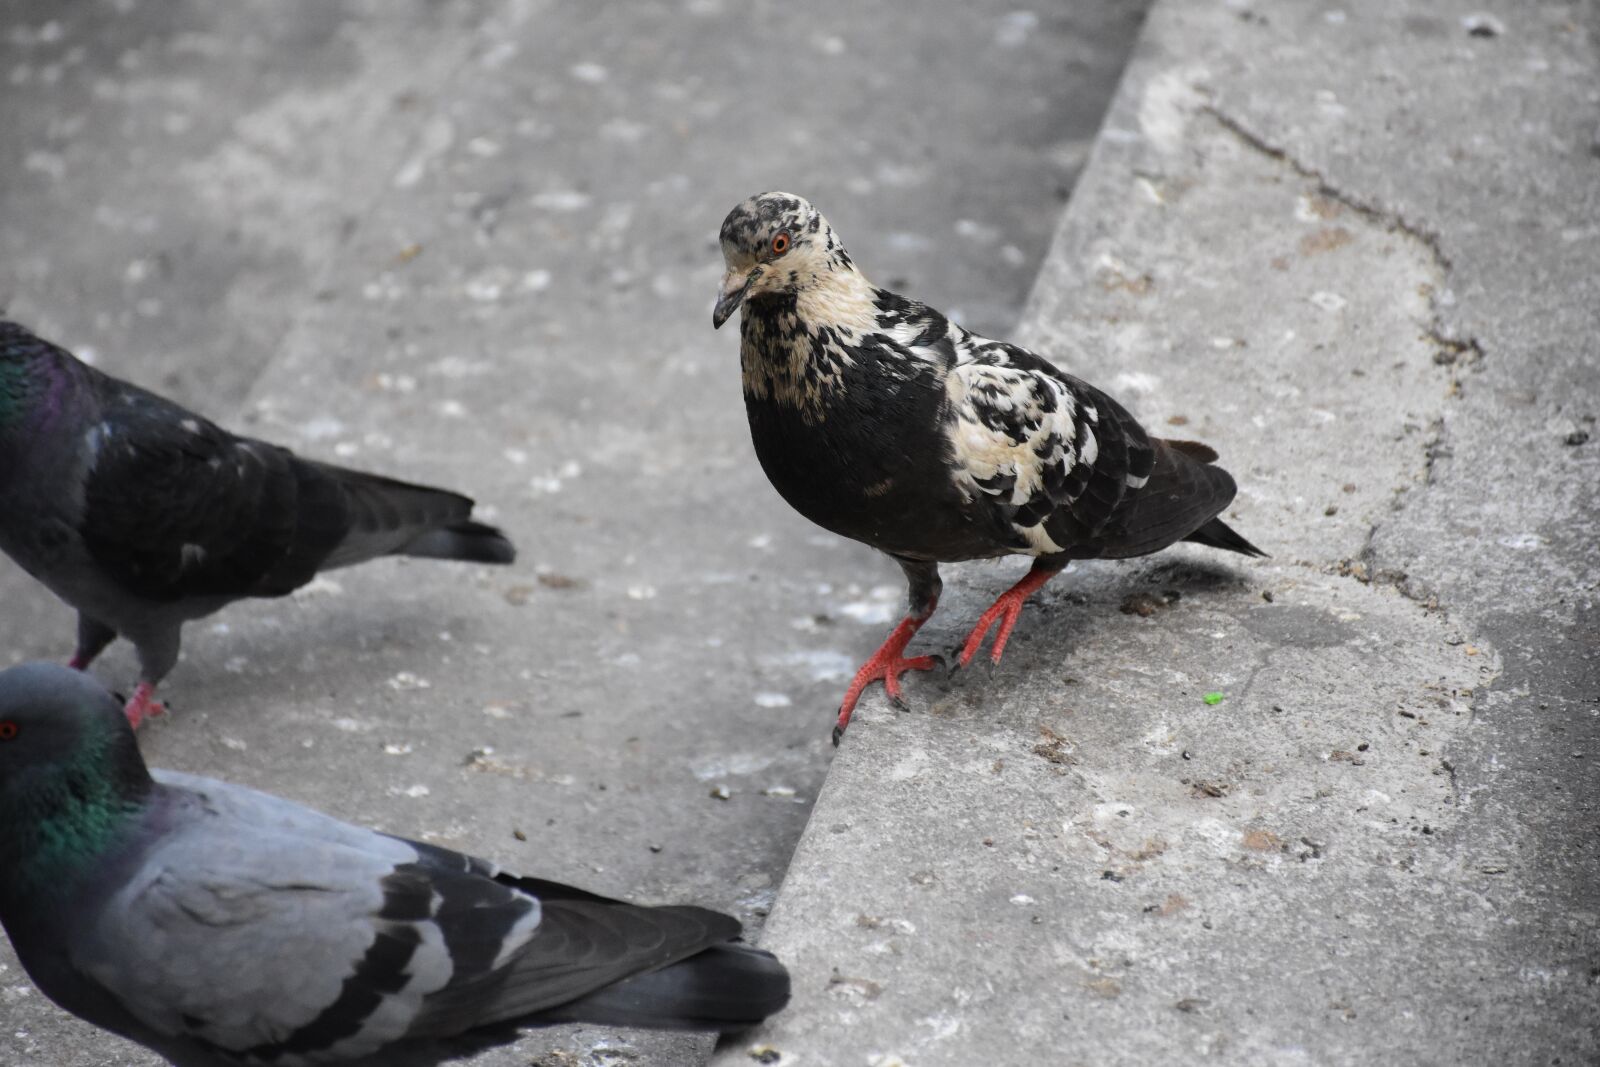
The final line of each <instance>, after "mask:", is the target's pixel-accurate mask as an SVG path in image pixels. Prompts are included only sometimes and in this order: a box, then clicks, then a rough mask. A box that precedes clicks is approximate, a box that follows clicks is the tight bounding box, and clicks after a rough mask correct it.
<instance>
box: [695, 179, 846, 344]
mask: <svg viewBox="0 0 1600 1067" xmlns="http://www.w3.org/2000/svg"><path fill="white" fill-rule="evenodd" d="M722 258H723V261H724V262H725V263H726V264H727V271H726V273H724V274H723V276H722V289H721V291H720V292H719V293H718V294H717V306H716V308H715V309H713V310H712V312H711V325H712V326H713V327H719V326H721V325H722V324H723V323H724V322H726V321H728V316H730V315H732V314H733V313H734V311H735V310H736V309H737V308H738V307H739V305H740V304H742V303H744V302H745V301H746V300H756V299H758V298H760V297H763V296H768V295H771V294H782V293H789V294H793V293H797V292H799V291H800V290H801V289H804V288H806V287H808V286H811V285H815V284H816V283H817V281H818V279H820V278H823V277H825V276H827V275H828V274H830V273H832V272H834V271H837V270H848V269H851V266H852V265H851V263H850V256H849V254H848V253H846V252H845V250H844V245H842V244H840V243H839V239H838V238H837V237H835V236H834V233H833V228H832V227H830V226H829V225H828V220H827V219H825V218H823V217H822V213H821V212H819V211H818V210H817V209H816V208H814V207H812V206H811V204H810V202H809V201H807V200H806V199H804V198H803V197H798V196H795V195H794V194H793V193H762V194H761V195H759V196H752V197H751V198H750V199H748V200H746V201H744V202H743V203H741V204H740V205H739V206H738V207H736V208H734V209H733V210H732V211H730V212H728V217H727V218H725V219H723V220H722Z"/></svg>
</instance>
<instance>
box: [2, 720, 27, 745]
mask: <svg viewBox="0 0 1600 1067" xmlns="http://www.w3.org/2000/svg"><path fill="white" fill-rule="evenodd" d="M21 732H22V731H21V730H20V729H19V728H18V727H17V724H16V723H14V722H12V721H11V720H10V719H3V720H0V741H12V740H15V739H16V736H17V734H19V733H21Z"/></svg>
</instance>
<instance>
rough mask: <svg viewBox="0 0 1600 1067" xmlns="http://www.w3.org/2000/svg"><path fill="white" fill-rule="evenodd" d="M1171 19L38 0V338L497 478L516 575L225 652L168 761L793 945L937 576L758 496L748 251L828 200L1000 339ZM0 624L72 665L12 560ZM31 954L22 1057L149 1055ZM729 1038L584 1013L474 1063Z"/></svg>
mask: <svg viewBox="0 0 1600 1067" xmlns="http://www.w3.org/2000/svg"><path fill="white" fill-rule="evenodd" d="M1141 11H1142V5H1141V4H1126V3H1116V2H1113V0H1095V2H1080V3H1074V4H1072V5H1070V7H1069V8H1068V9H1066V10H1063V11H1056V12H1046V11H1040V12H1038V13H1037V14H1033V13H1030V12H1026V11H1017V10H1015V9H1013V8H1012V7H1011V6H1010V5H1007V4H1002V3H998V2H991V0H984V2H981V3H966V4H948V5H942V6H941V7H940V8H939V9H938V11H937V12H936V14H937V17H928V15H929V5H925V4H908V3H895V4H882V5H870V6H869V5H858V4H854V3H849V2H845V0H839V2H830V3H824V4H809V5H799V6H796V5H779V4H775V3H753V4H733V3H721V2H718V0H688V2H685V3H672V4H668V3H650V4H628V5H590V4H577V3H568V4H556V3H539V2H533V3H529V2H503V3H494V4H488V5H484V4H473V3H464V2H458V3H405V2H402V3H398V4H396V3H393V2H389V0H384V2H381V3H380V2H374V0H344V2H339V3H331V4H330V3H323V2H320V0H319V2H304V3H290V4H279V3H260V4H249V5H220V6H218V5H204V4H196V3H180V4H151V3H140V2H134V0H116V2H108V3H83V4H79V5H72V6H63V5H59V4H56V3H50V2H47V0H13V2H12V3H10V4H8V5H7V6H6V11H5V15H4V24H3V26H0V48H3V52H0V85H3V86H4V88H3V89H0V125H3V128H4V129H5V131H6V133H7V135H8V136H7V138H6V144H7V146H8V148H7V150H6V154H4V155H0V216H3V217H4V219H5V222H4V225H3V226H0V306H4V307H5V308H6V309H7V310H8V311H9V312H10V313H11V314H12V315H14V316H15V317H17V318H19V319H21V320H22V321H24V322H27V323H30V324H32V325H34V326H36V327H37V328H39V329H40V330H41V331H44V332H46V333H47V334H49V335H50V336H53V337H55V338H57V339H59V340H61V341H62V342H64V343H66V344H68V345H71V346H74V347H81V348H87V349H90V350H92V352H93V353H94V354H95V356H96V357H97V361H98V363H99V365H100V366H102V367H104V368H107V369H109V370H111V371H113V372H114V373H119V374H123V375H125V376H127V377H130V378H132V379H134V380H135V381H139V382H142V383H144V384H148V385H153V386H155V387H158V388H161V389H164V390H167V391H169V392H171V393H172V394H174V395H176V396H178V397H180V398H182V399H185V400H188V401H190V402H193V403H196V404H198V405H200V406H201V407H202V409H203V410H205V411H206V412H207V413H208V414H211V415H213V416H215V417H217V418H219V419H220V420H222V421H224V422H225V423H228V424H229V425H232V426H235V427H241V428H245V429H248V430H251V431H253V432H257V433H260V434H261V435H263V436H268V437H271V438H273V439H276V440H281V441H283V442H285V443H287V444H290V445H292V446H295V447H297V448H299V449H301V450H303V451H304V452H306V453H308V454H312V455H316V456H320V457H324V458H331V459H338V460H342V461H345V462H349V463H351V464H356V465H364V466H368V467H372V468H375V469H379V470H382V471H385V472H389V473H396V474H402V475H405V476H409V477H413V478H417V479H424V480H432V481H437V482H440V483H443V484H448V485H452V486H457V487H460V488H462V489H464V490H467V491H469V492H472V493H474V494H475V495H476V496H477V497H478V498H479V499H480V500H481V501H483V502H485V503H486V504H487V505H490V507H489V509H487V511H488V514H489V515H490V516H491V517H492V518H493V519H494V520H495V521H498V522H500V523H502V524H504V525H505V526H506V527H507V529H508V530H509V531H510V532H511V533H512V535H513V536H514V537H515V539H516V540H517V541H518V543H519V544H520V545H521V547H522V550H523V556H522V559H521V561H520V562H519V563H518V565H517V566H516V567H515V568H512V569H508V570H489V569H477V568H463V567H452V566H445V565H436V564H435V565H429V564H424V563H398V562H395V563H389V562H386V563H382V564H377V565H372V566H369V567H366V568H361V569H357V570H352V571H348V572H342V573H338V574H335V575H332V576H331V577H330V580H329V581H327V582H322V583H318V584H317V585H316V586H314V587H313V588H311V589H309V590H307V591H306V592H304V593H303V594H302V595H299V596H296V597H294V598H292V599H289V600H286V601H283V602H278V603H271V604H256V605H248V606H238V607H235V608H232V609H230V610H228V611H226V612H225V613H223V614H222V615H220V616H218V617H216V618H215V619H213V620H208V621H206V622H202V623H200V624H198V625H195V626H192V627H190V629H189V631H188V634H187V636H186V653H185V658H184V661H183V662H182V663H181V664H180V665H179V667H178V668H177V670H175V671H174V672H173V674H172V676H171V677H170V678H169V680H168V683H167V685H166V686H165V691H166V694H167V696H168V698H169V699H170V701H171V703H172V705H173V706H174V709H175V713H174V715H173V716H172V717H171V719H170V721H165V722H158V723H156V724H155V725H154V726H153V727H152V728H151V729H150V731H149V732H148V733H147V734H146V736H145V738H144V744H145V746H146V750H147V752H148V754H149V756H150V758H151V759H152V761H153V762H156V763H159V764H162V765H166V766H174V767H179V768H183V769H187V770H193V771H199V772H203V773H209V774H215V775H219V776H222V777H226V778H230V779H234V780H237V781H241V782H246V783H248V784H252V785H258V786H263V787H266V788H269V789H272V790H274V791H276V792H279V793H284V794H287V795H290V796H293V797H296V798H298V799H301V800H304V801H306V802H308V803H311V804H314V805H316V806H318V807H320V808H323V809H325V810H328V811H331V812H334V813H336V814H338V815H340V816H343V817H346V818H350V819H353V820H356V821H361V822H365V823H370V824H374V825H378V826H381V827H383V828H385V829H389V830H393V831H395V832H402V833H411V834H421V835H424V836H426V837H428V838H429V839H431V840H436V841H440V842H443V843H446V844H450V845H454V846H457V847H462V848H467V849H470V850H472V851H475V852H478V853H481V854H485V855H489V856H492V857H494V858H495V859H497V860H499V861H501V862H503V863H505V864H506V865H507V866H510V867H514V868H522V869H527V870H530V871H537V872H538V873H539V874H541V875H545V876H548V877H554V878H564V879H567V880H570V881H575V882H579V883H582V884H585V885H588V886H591V887H593V888H596V889H599V890H602V891H610V892H615V893H618V894H626V895H629V896H634V897H640V898H645V899H653V900H663V901H665V900H695V901H699V902H703V903H706V904H709V905H712V906H717V907H723V908H728V909H731V910H733V911H735V912H737V913H738V914H740V915H741V916H742V917H744V918H746V919H747V920H749V921H751V922H752V924H759V922H760V919H761V916H762V915H763V914H764V912H765V910H766V907H767V905H768V904H769V903H770V900H771V897H772V894H773V891H774V887H775V886H776V884H777V881H778V879H779V878H780V877H781V875H782V872H783V869H784V867H785V866H786V864H787V862H788V858H789V856H790V854H791V852H792V849H793V845H794V842H795V841H796V839H797V838H798V836H799V834H800V832H801V829H802V827H803V825H804V821H805V817H806V813H807V811H808V810H809V805H810V802H811V800H812V798H813V797H814V796H815V794H816V791H817V789H818V788H819V786H820V784H821V781H822V777H823V773H824V770H825V768H826V766H827V762H828V760H829V758H830V757H831V749H830V747H829V745H828V728H829V726H830V725H831V717H832V712H833V709H834V706H835V705H836V702H837V699H838V692H839V687H840V686H841V685H842V683H843V680H844V678H845V677H846V676H847V675H848V672H849V671H850V669H851V668H852V667H853V665H854V663H855V661H857V660H859V659H860V658H862V657H863V656H865V655H866V654H867V653H868V652H869V651H870V650H871V648H872V647H874V646H875V644H876V643H877V641H878V640H879V638H880V636H881V634H880V630H881V627H882V626H883V624H884V622H885V620H887V619H888V618H889V616H890V614H891V613H892V612H893V611H894V610H896V608H897V604H898V599H899V597H900V591H899V590H898V589H897V588H896V582H897V578H896V577H895V576H894V575H893V574H891V573H890V571H889V569H887V568H885V567H884V565H883V563H882V561H881V560H879V559H878V558H877V557H875V556H874V555H873V554H872V553H870V552H868V551H866V550H865V549H862V548H859V547H858V546H853V545H848V544H844V543H841V542H839V541H838V540H836V539H834V538H830V537H826V536H821V535H820V534H819V532H818V531H815V530H813V529H810V528H808V527H806V526H805V525H804V524H803V523H802V522H801V521H799V520H798V519H796V518H795V516H794V515H793V514H792V513H791V512H789V510H788V509H787V508H786V507H785V506H784V505H783V504H782V502H781V501H779V500H778V498H777V497H776V495H775V494H774V493H773V492H772V491H771V490H770V489H769V488H768V487H767V485H766V483H765V481H764V480H763V479H762V476H761V474H760V472H759V470H758V468H757V466H756V464H755V463H754V461H753V457H752V455H751V453H750V448H749V445H748V443H747V433H746V431H745V427H744V420H743V416H742V413H741V404H740V399H739V386H738V381H737V371H736V369H735V358H736V357H735V355H734V341H733V339H732V338H731V337H730V336H726V335H722V336H719V335H715V334H712V333H711V332H710V326H709V321H708V320H709V308H710V302H711V298H712V294H713V290H714V286H715V283H716V279H717V276H718V273H719V271H720V257H719V254H718V252H717V249H716V244H715V234H716V228H717V226H718V224H719V223H720V221H721V218H722V216H723V214H724V213H725V212H726V211H727V209H728V208H729V207H731V206H732V205H733V204H734V203H735V202H737V201H738V200H739V199H741V198H742V197H744V196H747V195H749V194H750V193H752V192H755V191H758V190H761V189H765V188H771V187H788V188H792V189H795V190H797V191H801V192H804V193H806V194H808V195H810V196H812V197H814V198H816V199H817V201H818V202H819V203H822V204H825V205H827V210H828V211H829V213H830V216H831V217H832V218H833V219H834V220H835V221H837V222H838V223H839V224H840V225H841V226H842V227H845V228H846V229H845V232H847V233H850V234H852V235H854V236H853V240H852V247H853V248H854V249H855V250H856V251H857V252H858V253H860V254H861V255H862V256H863V257H864V258H865V259H867V260H868V261H869V262H870V263H872V264H873V265H874V268H875V269H876V270H877V272H878V275H879V276H880V277H882V278H884V279H886V280H889V279H895V280H897V282H903V284H904V285H905V287H906V288H908V289H910V290H912V291H915V292H919V293H923V294H926V295H928V296H929V297H930V298H937V299H938V300H939V301H940V302H941V304H943V305H945V306H947V307H953V308H958V309H960V310H962V311H963V312H964V314H965V317H966V319H967V321H969V322H971V323H973V324H974V325H976V326H978V327H980V328H985V329H991V330H995V329H1001V328H1004V327H1007V326H1008V325H1009V324H1010V323H1011V322H1012V321H1014V319H1015V317H1016V314H1017V311H1018V309H1019V308H1020V306H1021V303H1022V299H1023V297H1024V295H1025V294H1026V292H1027V290H1028V287H1029V285H1030V284H1031V281H1032V279H1033V278H1034V277H1035V275H1036V272H1037V268H1038V263H1039V261H1040V259H1041V258H1042V256H1043V254H1044V252H1045V249H1046V247H1047V245H1048V243H1049V241H1050V238H1051V235H1052V232H1053V229H1054V223H1055V220H1056V218H1057V216H1058V209H1059V205H1060V203H1061V197H1062V196H1063V195H1064V193H1065V191H1066V189H1068V188H1070V185H1071V183H1072V181H1073V180H1074V178H1075V176H1076V173H1077V170H1078V168H1079V167H1080V166H1081V163H1082V160H1083V158H1084V157H1085V155H1086V152H1087V148H1088V145H1089V140H1090V137H1091V136H1092V134H1093V132H1094V130H1095V129H1096V128H1097V126H1098V123H1099V118H1100V115H1101V113H1102V112H1103V110H1104V106H1105V102H1106V100H1107V98H1108V97H1109V94H1110V92H1111V90H1112V88H1113V86H1114V84H1115V80H1116V76H1117V72H1118V70H1119V69H1120V67H1121V65H1122V62H1123V58H1124V56H1125V54H1126V51H1127V49H1128V48H1129V47H1130V46H1131V42H1132V40H1133V35H1134V31H1135V30H1136V27H1137V21H1138V18H1139V15H1140V12H1141ZM0 599H3V602H4V604H5V605H6V608H5V612H4V616H3V618H0V649H3V650H4V651H5V654H6V655H7V656H8V657H9V658H12V659H22V658H31V657H39V656H45V657H59V656H64V655H65V654H66V652H67V650H68V647H69V644H70V640H71V632H72V631H71V621H70V616H69V614H68V613H67V611H66V610H65V609H64V608H62V607H61V606H60V605H59V604H57V603H55V602H54V601H53V600H52V599H51V598H50V597H49V596H48V595H47V594H45V593H44V592H43V591H42V590H40V589H38V588H37V587H35V586H33V585H32V584H30V583H28V582H27V581H26V580H25V579H24V578H23V577H22V576H21V575H20V574H19V573H18V572H17V571H16V570H15V568H12V567H10V566H0ZM133 669H134V668H133V665H132V660H131V656H130V655H129V653H128V651H127V649H125V648H122V647H116V648H114V649H113V650H112V652H111V653H110V654H108V656H107V659H106V660H105V662H104V663H102V664H101V665H98V666H97V668H96V670H97V672H98V673H100V675H101V676H102V677H104V678H106V679H108V680H109V681H112V682H114V683H115V684H118V685H121V686H126V685H127V684H129V682H130V681H131V679H132V677H133ZM491 750H492V751H491ZM717 786H725V787H726V788H727V789H728V791H729V794H730V799H728V800H726V801H723V800H718V799H714V798H713V797H712V796H711V795H710V793H711V790H712V789H713V788H714V787H717ZM516 834H520V835H521V837H523V838H526V840H525V841H523V840H519V839H518V837H517V836H514V835H516ZM656 848H659V851H655V849H656ZM3 953H4V950H0V998H3V999H0V1019H3V1020H4V1025H3V1026H0V1064H6V1065H15V1067H23V1065H26V1067H45V1065H48V1067H87V1065H90V1064H109V1063H116V1064H138V1065H140V1067H144V1065H145V1064H148V1063H151V1062H152V1061H151V1059H150V1058H149V1057H142V1058H141V1057H140V1056H139V1055H138V1054H137V1052H135V1051H134V1050H132V1049H130V1048H129V1047H128V1046H127V1045H125V1044H124V1043H122V1042H118V1041H113V1040H111V1039H109V1038H106V1037H105V1036H104V1035H101V1034H98V1033H96V1032H95V1031H93V1030H91V1029H90V1028H88V1027H85V1026H81V1025H78V1024H77V1023H75V1022H74V1021H72V1020H69V1019H66V1018H65V1017H63V1016H62V1014H61V1013H60V1012H57V1011H55V1010H54V1009H53V1008H52V1007H50V1006H49V1005H48V1004H45V1003H44V1002H43V1001H42V999H41V998H40V997H39V996H38V995H37V994H36V993H35V992H33V991H32V990H31V987H30V986H29V984H28V983H27V981H26V979H25V977H24V976H23V975H22V974H21V973H20V970H19V969H18V968H17V967H16V964H15V961H14V960H13V959H11V958H10V957H9V955H5V954H3ZM700 1051H703V1048H702V1046H699V1045H696V1044H695V1043H694V1042H692V1041H691V1042H685V1041H683V1040H679V1039H670V1038H656V1037H648V1036H642V1035H637V1034H616V1033H609V1032H605V1031H599V1030H594V1029H588V1028H568V1029H565V1030H561V1031H557V1032H554V1033H552V1034H547V1035H541V1036H538V1037H535V1038H530V1039H529V1040H527V1041H525V1042H523V1043H521V1044H520V1045H519V1046H518V1047H517V1048H516V1049H514V1050H506V1051H502V1052H499V1053H492V1054H486V1055H485V1056H483V1057H480V1058H479V1060H477V1061H474V1062H481V1063H483V1064H499V1065H509V1064H527V1063H529V1062H530V1061H531V1062H534V1063H538V1064H541V1065H544V1067H557V1065H569V1064H615V1063H642V1064H678V1063H683V1062H686V1061H688V1060H690V1059H692V1058H693V1057H694V1056H695V1055H697V1054H698V1052H700Z"/></svg>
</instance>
